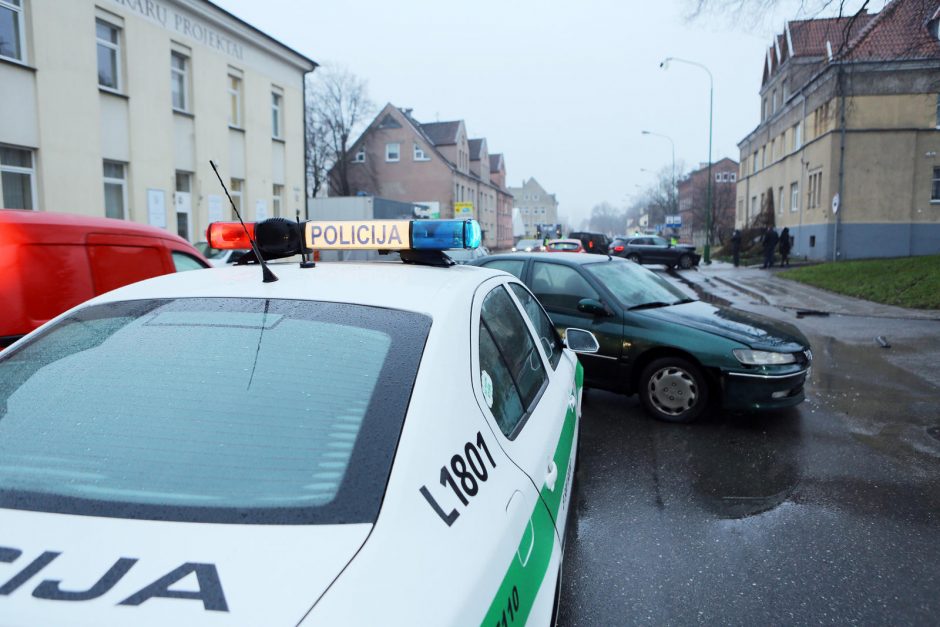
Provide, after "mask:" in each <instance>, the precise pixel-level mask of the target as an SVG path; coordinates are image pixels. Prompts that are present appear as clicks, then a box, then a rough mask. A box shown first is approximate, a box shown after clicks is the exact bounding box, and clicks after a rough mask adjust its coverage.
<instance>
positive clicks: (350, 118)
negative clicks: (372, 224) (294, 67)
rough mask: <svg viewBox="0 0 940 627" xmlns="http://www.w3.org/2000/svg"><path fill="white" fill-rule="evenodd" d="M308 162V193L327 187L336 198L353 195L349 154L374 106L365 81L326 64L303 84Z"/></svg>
mask: <svg viewBox="0 0 940 627" xmlns="http://www.w3.org/2000/svg"><path fill="white" fill-rule="evenodd" d="M306 100H307V107H308V111H309V114H308V115H309V117H308V123H307V142H308V159H307V161H308V163H307V168H308V171H309V172H310V180H311V187H313V188H315V189H312V190H311V191H312V192H313V193H314V194H315V193H316V192H317V191H319V189H320V187H322V186H323V185H324V184H328V185H329V187H330V191H331V192H333V193H335V194H337V195H339V196H349V195H351V194H353V193H354V190H353V186H352V184H351V182H350V176H349V175H350V167H349V166H350V161H351V159H352V156H351V155H350V153H349V150H350V148H351V147H352V142H353V141H354V139H355V137H356V135H357V134H358V133H359V132H360V131H361V130H362V127H363V125H364V123H366V122H367V121H368V119H369V117H370V116H371V115H372V112H373V110H374V108H375V107H374V105H373V103H372V101H371V100H369V96H368V93H367V89H366V81H365V80H363V79H361V78H359V77H357V76H356V75H355V74H353V73H352V72H350V71H349V70H347V69H346V68H343V67H341V66H337V65H332V64H326V65H323V66H321V68H320V70H319V71H317V72H316V73H315V74H314V75H313V79H312V80H310V81H309V82H308V84H307V98H306Z"/></svg>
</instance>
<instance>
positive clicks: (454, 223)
mask: <svg viewBox="0 0 940 627" xmlns="http://www.w3.org/2000/svg"><path fill="white" fill-rule="evenodd" d="M481 236H482V234H481V232H480V223H479V222H477V221H476V220H414V221H412V223H411V247H412V248H414V249H415V250H449V249H454V248H479V247H480V240H481Z"/></svg>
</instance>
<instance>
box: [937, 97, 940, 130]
mask: <svg viewBox="0 0 940 627" xmlns="http://www.w3.org/2000/svg"><path fill="white" fill-rule="evenodd" d="M937 128H940V94H937Z"/></svg>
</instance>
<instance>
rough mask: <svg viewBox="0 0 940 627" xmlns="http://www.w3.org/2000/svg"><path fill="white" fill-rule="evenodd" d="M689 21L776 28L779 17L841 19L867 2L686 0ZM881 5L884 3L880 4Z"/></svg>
mask: <svg viewBox="0 0 940 627" xmlns="http://www.w3.org/2000/svg"><path fill="white" fill-rule="evenodd" d="M686 4H687V5H688V7H689V10H688V13H687V16H688V19H689V20H697V19H704V18H707V17H710V16H717V17H720V18H722V19H727V20H734V21H735V22H737V23H743V24H745V25H747V26H754V25H757V24H759V23H763V24H765V25H768V26H770V25H774V26H776V25H777V24H776V23H777V22H778V21H779V19H780V18H781V17H787V18H789V19H798V20H799V19H812V18H816V17H821V16H832V17H843V16H845V15H851V14H853V13H856V12H858V11H860V6H861V7H865V6H866V5H868V1H867V0H686ZM881 4H884V2H881Z"/></svg>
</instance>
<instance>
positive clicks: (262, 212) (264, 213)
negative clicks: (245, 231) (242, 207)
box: [255, 200, 268, 222]
mask: <svg viewBox="0 0 940 627" xmlns="http://www.w3.org/2000/svg"><path fill="white" fill-rule="evenodd" d="M267 219H268V203H267V202H265V201H264V200H256V201H255V220H257V221H258V222H261V221H262V220H267Z"/></svg>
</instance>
